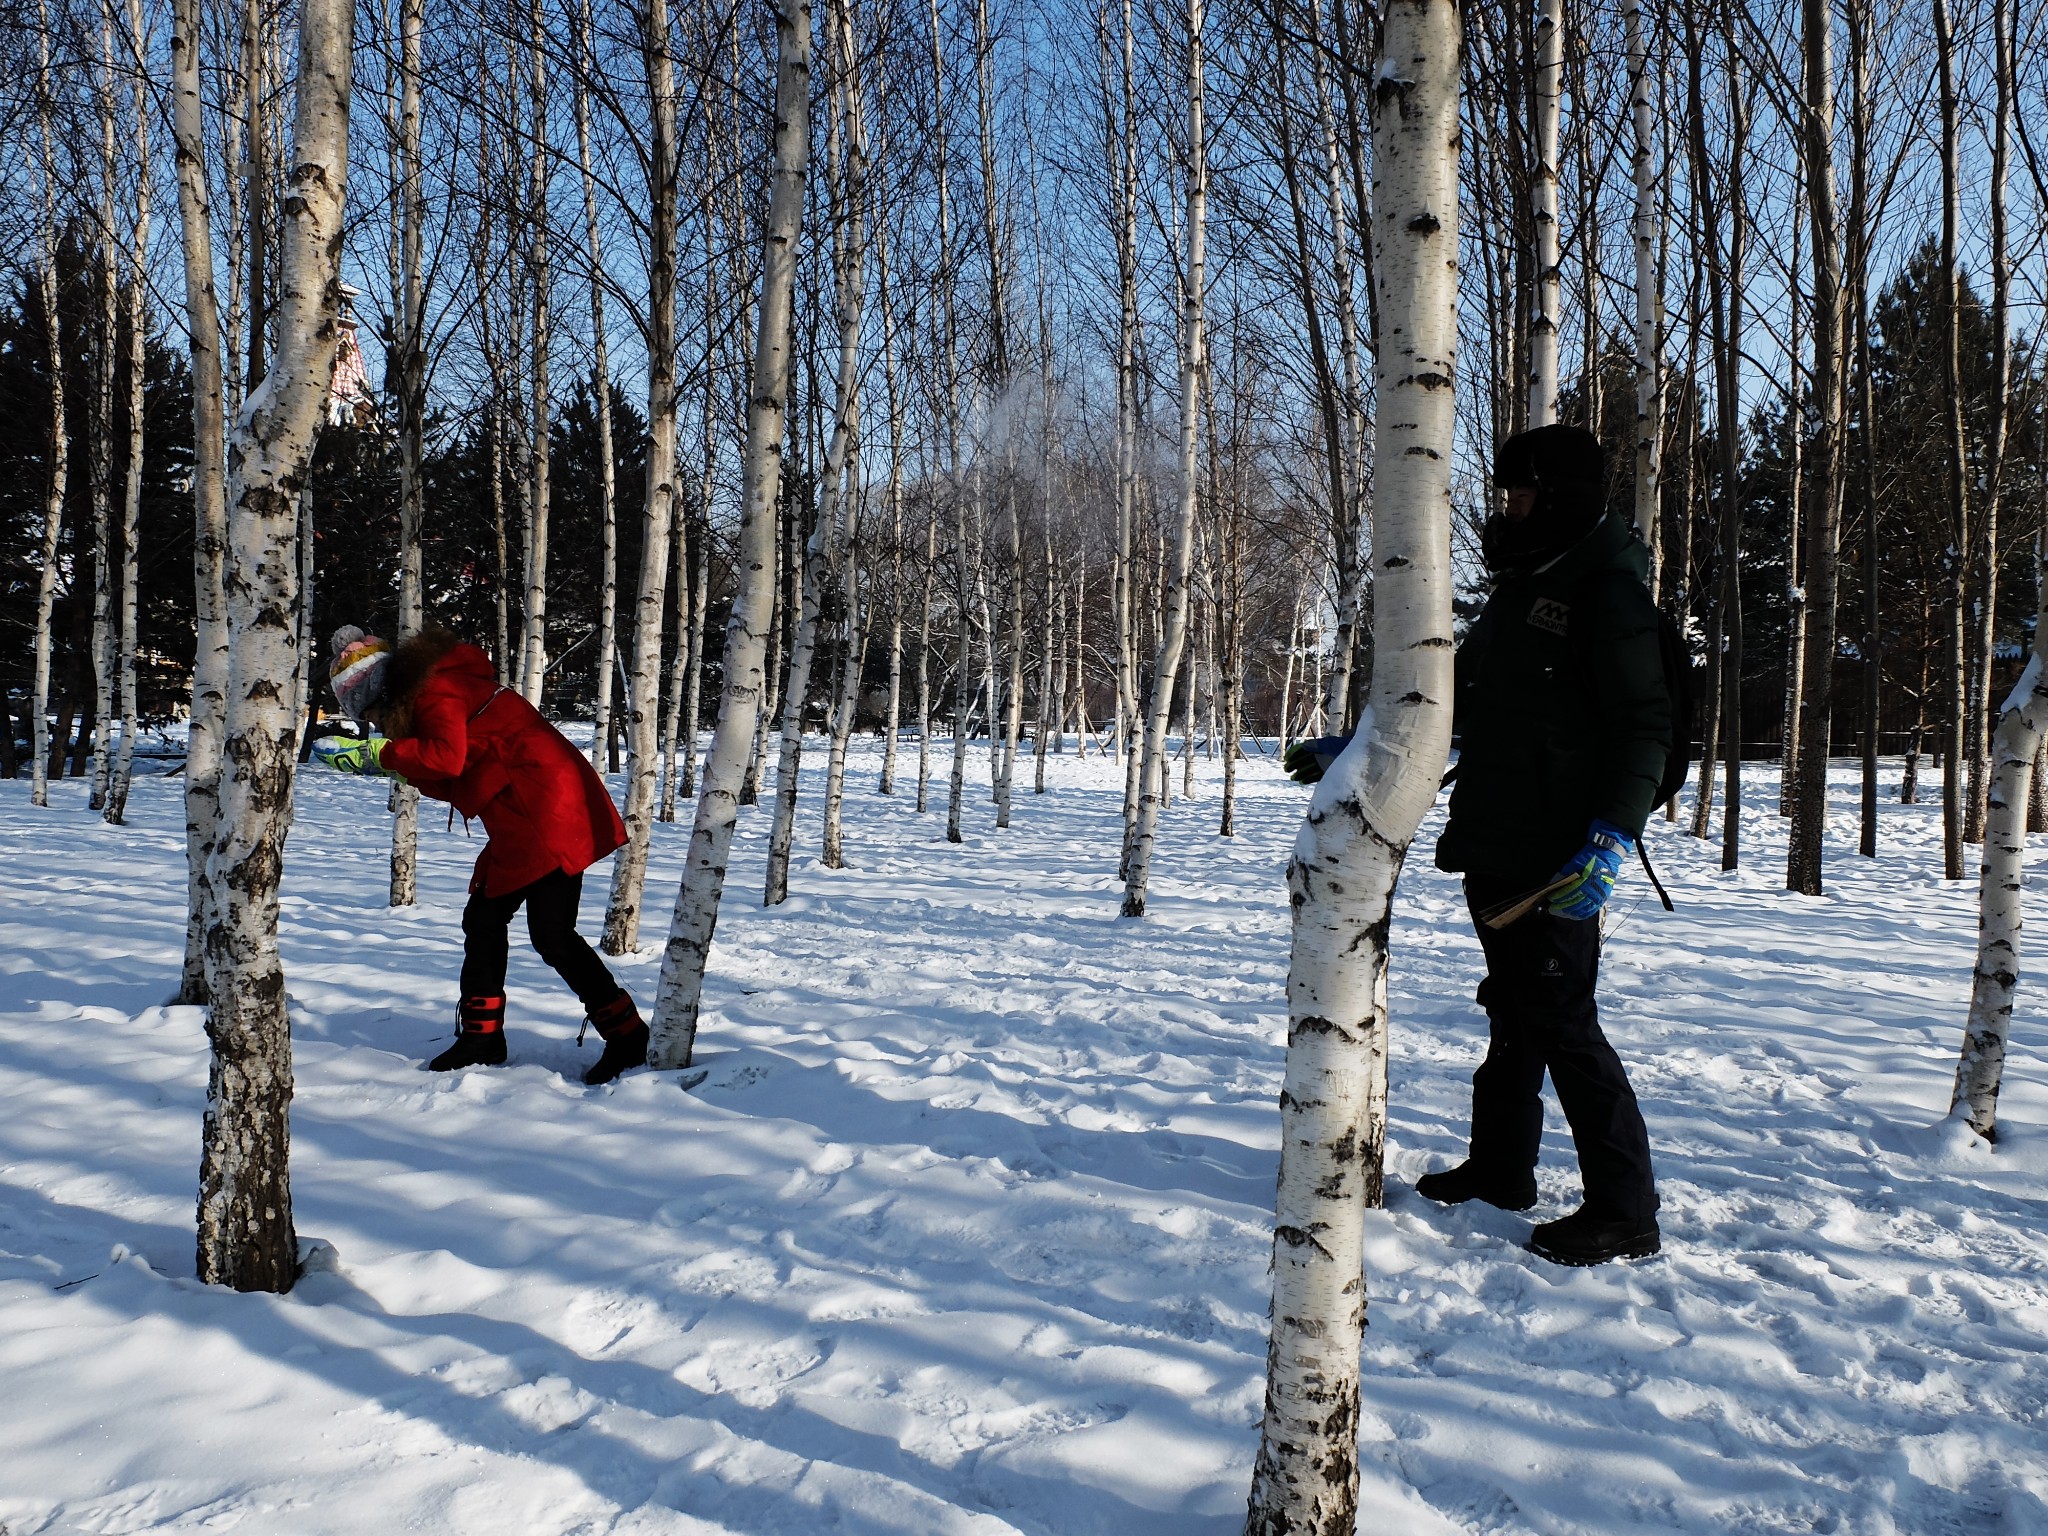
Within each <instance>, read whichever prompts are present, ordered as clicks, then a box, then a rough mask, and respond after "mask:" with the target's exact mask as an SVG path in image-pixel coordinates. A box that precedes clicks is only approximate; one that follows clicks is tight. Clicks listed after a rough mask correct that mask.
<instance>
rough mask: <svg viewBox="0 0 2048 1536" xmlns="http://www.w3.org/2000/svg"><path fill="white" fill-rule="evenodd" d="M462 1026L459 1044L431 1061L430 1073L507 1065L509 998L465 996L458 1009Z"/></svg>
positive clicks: (428, 1068) (458, 1035) (457, 1041)
mask: <svg viewBox="0 0 2048 1536" xmlns="http://www.w3.org/2000/svg"><path fill="white" fill-rule="evenodd" d="M458 1013H459V1015H460V1017H461V1019H462V1029H461V1032H460V1033H459V1034H457V1035H456V1037H455V1043H454V1044H453V1045H451V1046H449V1047H448V1049H447V1050H445V1051H443V1052H442V1053H441V1054H440V1055H438V1056H436V1057H435V1058H434V1059H433V1060H432V1061H430V1062H428V1063H427V1070H428V1071H429V1072H453V1071H455V1070H456V1069H457V1068H459V1067H502V1066H503V1065H504V1064H505V999H504V998H503V997H465V998H464V999H463V1000H462V1003H461V1005H460V1007H459V1009H458Z"/></svg>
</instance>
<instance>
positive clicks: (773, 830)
mask: <svg viewBox="0 0 2048 1536" xmlns="http://www.w3.org/2000/svg"><path fill="white" fill-rule="evenodd" d="M849 3H850V0H834V3H833V5H832V11H831V16H830V19H829V21H828V26H829V27H830V30H831V35H832V38H833V40H834V50H833V51H834V53H835V55H836V57H835V59H834V67H833V92H832V94H833V105H832V109H831V116H830V117H829V118H828V120H827V123H828V127H827V143H826V156H825V174H826V180H827V193H828V200H829V205H830V208H831V218H832V266H833V273H834V277H835V279H836V282H835V287H836V289H837V298H838V310H839V373H838V377H837V379H836V380H835V382H834V385H833V402H832V433H831V436H830V438H828V439H827V441H826V444H825V465H824V476H823V482H824V483H823V487H822V492H821V494H820V496H819V499H818V511H817V526H816V527H815V528H813V529H812V531H811V536H810V538H809V539H808V540H807V541H806V542H805V546H804V553H803V569H802V573H801V575H802V598H801V603H802V606H801V608H800V610H799V612H798V613H797V616H796V619H797V622H796V630H795V635H794V638H793V640H792V643H791V645H790V649H789V668H788V671H787V673H786V674H785V679H784V682H783V699H784V705H783V710H782V751H781V760H780V763H779V765H778V767H777V769H776V774H775V812H774V817H773V820H772V822H771V824H770V827H769V832H768V870H767V880H766V883H765V887H764V890H763V893H762V898H761V904H762V905H763V906H770V907H772V906H776V905H778V904H779V903H781V902H782V901H783V900H785V899H786V898H787V897H788V895H789V855H790V850H791V848H792V846H793V845H794V842H795V838H796V800H797V787H798V776H799V773H800V771H801V766H802V758H803V739H804V704H805V701H806V699H807V697H808V695H809V692H810V677H811V665H812V662H813V660H814V659H815V657H816V655H817V645H818V614H819V610H820V608H821V607H822V604H823V599H824V583H825V579H826V575H827V573H828V572H829V571H830V570H831V569H832V568H833V566H834V564H835V562H836V560H837V559H838V558H840V553H839V552H840V551H841V549H842V542H843V541H842V539H841V537H840V528H839V518H840V511H841V508H842V507H844V506H846V505H847V504H848V502H849V499H850V497H849V490H850V486H849V483H848V482H849V478H850V476H851V474H852V472H853V466H854V460H853V446H854V441H855V438H856V436H857V435H858V433H859V431H860V328H861V315H862V312H863V308H864V306H865V301H866V297H867V233H866V230H867V224H866V216H865V206H864V205H865V198H866V193H865V183H866V180H867V131H866V128H865V126H864V125H863V122H862V116H861V111H860V104H859V85H858V81H857V79H856V78H855V76H854V68H855V63H854V51H853V46H852V29H851V27H850V25H849V24H848V21H847V18H846V16H845V13H844V12H845V7H846V5H847V4H849ZM849 538H850V535H849ZM844 558H845V559H846V560H848V561H849V562H851V560H852V559H853V552H852V549H851V548H850V547H846V548H845V551H844ZM847 621H848V623H849V625H851V624H852V623H854V622H855V615H854V614H853V613H852V612H851V611H849V613H848V615H847ZM848 636H849V643H851V636H852V630H851V629H849V631H848Z"/></svg>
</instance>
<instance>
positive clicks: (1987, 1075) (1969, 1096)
mask: <svg viewBox="0 0 2048 1536" xmlns="http://www.w3.org/2000/svg"><path fill="white" fill-rule="evenodd" d="M2042 617H2043V618H2048V612H2044V613H2043V614H2042ZM2038 633H2039V632H2038V631H2037V634H2038ZM2044 732H2048V670H2044V667H2043V662H2042V642H2041V640H2040V639H2038V638H2037V639H2036V641H2035V644H2034V653H2033V655H2032V656H2031V657H2030V658H2029V659H2028V662H2027V669H2026V672H2025V674H2024V675H2023V676H2022V677H2021V678H2020V680H2019V683H2018V684H2017V685H2016V686H2015V687H2014V688H2013V691H2012V695H2011V697H2009V698H2008V699H2007V700H2006V701H2005V709H2004V712H2003V713H2002V714H2001V715H2000V716H1999V720H1998V731H1997V733H1996V735H1995V737H1994V742H1995V745H1996V748H1997V758H1996V761H1995V763H1994V765H1993V773H1992V777H1991V784H1990V798H1989V804H1988V815H1987V817H1986V820H1985V824H1984V866H1983V873H1982V875H1981V877H1980V881H1979V885H1978V892H1977V902H1978V923H1977V964H1976V967H1975V969H1974V970H1973V971H1972V973H1971V977H1970V1017H1969V1022H1968V1023H1967V1025H1966V1026H1965V1027H1964V1030H1963V1053H1962V1059H1961V1060H1960V1061H1959V1062H1958V1063H1957V1064H1956V1082H1955V1092H1954V1095H1953V1096H1952V1098H1951V1099H1950V1101H1949V1108H1950V1113H1951V1114H1954V1115H1958V1116H1960V1117H1961V1118H1962V1119H1963V1120H1964V1121H1965V1123H1967V1124H1968V1125H1969V1127H1970V1129H1971V1130H1973V1131H1975V1132H1976V1133H1977V1134H1978V1135H1979V1136H1982V1137H1983V1138H1984V1139H1985V1140H1986V1141H1996V1140H1997V1139H1998V1088H1999V1083H2000V1080H2001V1079H2002V1077H2003V1076H2004V1072H2005V1049H2006V1041H2007V1038H2008V1036H2009V1035H2010V1033H2011V1030H2012V1009H2013V1000H2014V997H2015V996H2016V995H2017V993H2018V990H2019V979H2020V977H2019V973H2020V916H2021V897H2022V895H2023V893H2024V891H2025V888H2026V876H2025V871H2024V868H2023V864H2024V859H2025V854H2026V848H2027V801H2028V795H2029V791H2030V789H2031V785H2032V779H2033V773H2034V756H2035V753H2036V752H2037V751H2038V750H2039V749H2040V745H2041V742H2042V739H2043V735H2044Z"/></svg>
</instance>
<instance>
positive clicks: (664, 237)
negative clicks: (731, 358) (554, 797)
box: [599, 0, 772, 955]
mask: <svg viewBox="0 0 2048 1536" xmlns="http://www.w3.org/2000/svg"><path fill="white" fill-rule="evenodd" d="M640 20H641V26H642V31H641V39H640V46H641V51H642V56H643V58H644V60H645V63H646V67H647V97H648V105H649V113H648V117H649V123H650V142H649V145H648V160H647V180H648V187H647V191H648V202H649V205H650V208H651V214H650V227H651V231H652V233H651V237H650V241H649V253H648V264H647V281H648V300H647V310H648V321H647V338H648V348H647V350H648V359H649V361H648V369H647V423H648V436H647V495H646V500H645V502H644V503H643V506H642V510H641V517H640V589H639V592H638V594H637V596H636V597H635V599H634V604H633V667H632V674H631V677H630V679H629V681H628V686H627V688H626V698H625V705H626V722H627V752H628V756H627V760H626V808H625V822H626V844H625V846H624V847H623V848H621V849H620V850H619V851H618V853H617V854H616V855H614V857H613V859H612V889H611V900H610V902H609V904H608V905H607V907H606V910H605V915H604V936H603V938H602V939H601V940H600V941H599V942H600V945H601V947H602V948H603V950H604V952H605V953H606V954H608V955H624V954H630V953H631V952H632V950H633V948H634V947H635V946H636V945H637V944H638V943H639V941H640V908H641V904H642V901H643V899H644V896H645V887H646V884H647V845H648V842H649V840H650V839H651V838H652V836H653V834H654V809H655V806H654V796H655V775H656V772H657V770H658V769H659V767H660V763H659V760H658V756H657V753H656V750H655V748H656V740H655V735H656V730H657V728H658V727H659V725H660V723H661V721H660V715H661V625H662V609H663V604H664V602H665V600H666V598H667V595H668V554H669V551H668V541H669V520H670V519H671V518H673V517H674V516H675V510H676V508H675V502H676V99H675V58H674V55H673V54H672V53H671V52H670V41H669V19H668V0H648V5H647V9H646V11H645V13H644V14H643V15H642V16H641V18H640ZM771 563H772V562H771Z"/></svg>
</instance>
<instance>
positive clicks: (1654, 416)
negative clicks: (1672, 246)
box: [1621, 0, 1691, 729]
mask: <svg viewBox="0 0 2048 1536" xmlns="http://www.w3.org/2000/svg"><path fill="white" fill-rule="evenodd" d="M1642 12H1643V4H1642V0H1622V10H1621V15H1622V24H1623V29H1624V34H1625V39H1626V44H1627V48H1628V67H1629V115H1630V119H1631V124H1632V126H1633V128H1634V130H1635V133H1634V146H1633V150H1632V153H1631V157H1630V158H1631V160H1632V162H1633V165H1634V170H1635V184H1636V207H1635V219H1634V222H1633V225H1632V227H1631V230H1630V233H1631V235H1632V237H1633V239H1634V242H1635V257H1636V357H1635V385H1636V454H1635V493H1636V494H1635V505H1636V526H1637V527H1638V528H1640V529H1641V530H1642V532H1643V541H1644V542H1645V543H1646V544H1647V545H1648V546H1649V549H1650V576H1649V584H1650V593H1651V595H1652V596H1653V597H1655V596H1657V595H1658V594H1659V592H1660V591H1661V578H1662V574H1663V572H1662V569H1661V567H1662V561H1663V550H1664V518H1663V514H1662V510H1661V509H1662V507H1663V499H1662V497H1663V480H1664V361H1663V328H1664V266H1663V249H1664V247H1663V241H1662V240H1661V239H1660V238H1659V237H1660V234H1661V229H1660V224H1659V219H1658V201H1657V187H1658V180H1659V177H1658V165H1657V101H1656V95H1655V92H1654V90H1653V84H1654V82H1653V81H1652V79H1651V75H1650V43H1649V39H1648V38H1647V37H1646V36H1645V35H1644V28H1643V14H1642ZM1681 728H1682V729H1690V728H1691V727H1690V723H1689V722H1688V723H1687V724H1686V725H1685V726H1683V727H1681Z"/></svg>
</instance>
